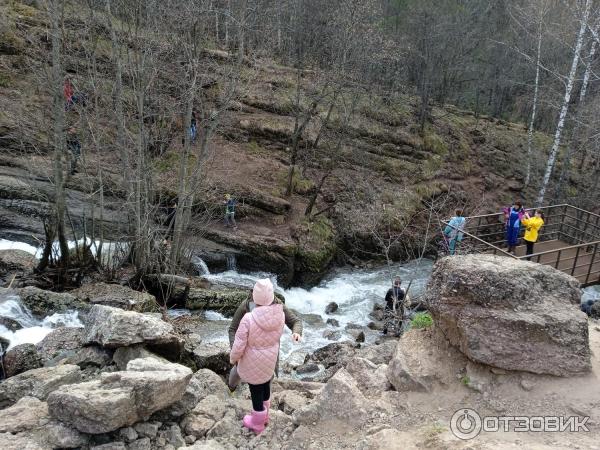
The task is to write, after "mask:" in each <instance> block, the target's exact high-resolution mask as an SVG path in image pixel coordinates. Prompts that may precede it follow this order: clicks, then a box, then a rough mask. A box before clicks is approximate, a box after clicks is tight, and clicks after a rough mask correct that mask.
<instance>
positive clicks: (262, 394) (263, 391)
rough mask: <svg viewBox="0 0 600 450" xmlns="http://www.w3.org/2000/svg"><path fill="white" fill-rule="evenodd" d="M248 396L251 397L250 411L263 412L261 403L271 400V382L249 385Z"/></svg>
mask: <svg viewBox="0 0 600 450" xmlns="http://www.w3.org/2000/svg"><path fill="white" fill-rule="evenodd" d="M248 387H249V388H250V396H251V397H252V409H254V411H262V410H264V406H263V402H265V401H267V400H269V399H270V398H271V380H269V381H267V382H266V383H263V384H250V383H248Z"/></svg>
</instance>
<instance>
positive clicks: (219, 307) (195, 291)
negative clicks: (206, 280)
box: [185, 287, 248, 316]
mask: <svg viewBox="0 0 600 450" xmlns="http://www.w3.org/2000/svg"><path fill="white" fill-rule="evenodd" d="M247 298H248V289H241V288H228V287H213V288H209V289H200V288H191V289H190V290H189V292H188V294H187V298H186V300H185V307H186V308H188V309H192V310H203V311H206V310H211V311H219V312H220V313H223V314H225V315H227V316H232V315H233V314H234V313H235V310H236V309H237V308H238V306H240V303H242V302H243V301H244V300H246V299H247Z"/></svg>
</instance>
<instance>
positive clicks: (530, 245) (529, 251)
mask: <svg viewBox="0 0 600 450" xmlns="http://www.w3.org/2000/svg"><path fill="white" fill-rule="evenodd" d="M533 244H535V242H530V241H525V245H526V246H527V251H526V252H525V254H527V255H533ZM527 261H531V258H527Z"/></svg>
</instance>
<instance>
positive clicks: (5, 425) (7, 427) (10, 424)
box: [0, 397, 50, 434]
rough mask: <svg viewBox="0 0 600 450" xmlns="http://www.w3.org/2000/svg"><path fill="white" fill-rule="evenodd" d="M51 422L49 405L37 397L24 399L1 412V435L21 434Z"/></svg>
mask: <svg viewBox="0 0 600 450" xmlns="http://www.w3.org/2000/svg"><path fill="white" fill-rule="evenodd" d="M49 420H50V417H49V416H48V405H47V404H46V403H45V402H42V401H41V400H38V399H37V398H35V397H23V398H22V399H20V400H19V401H18V402H17V403H15V404H14V405H13V406H11V407H10V408H6V409H3V410H0V433H13V434H14V433H19V432H21V431H26V430H30V429H32V428H37V427H40V426H42V425H45V424H46V423H48V421H49Z"/></svg>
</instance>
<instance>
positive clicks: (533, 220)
mask: <svg viewBox="0 0 600 450" xmlns="http://www.w3.org/2000/svg"><path fill="white" fill-rule="evenodd" d="M521 223H522V224H523V225H524V226H525V236H524V237H523V240H524V241H525V245H526V246H527V252H526V254H527V255H533V246H534V244H535V243H536V242H537V240H538V233H539V231H540V228H542V227H543V226H544V213H543V212H542V211H541V210H539V209H536V211H535V215H534V216H533V217H531V216H530V215H529V213H528V212H525V215H524V216H523V219H521ZM527 261H531V257H529V258H527Z"/></svg>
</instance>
